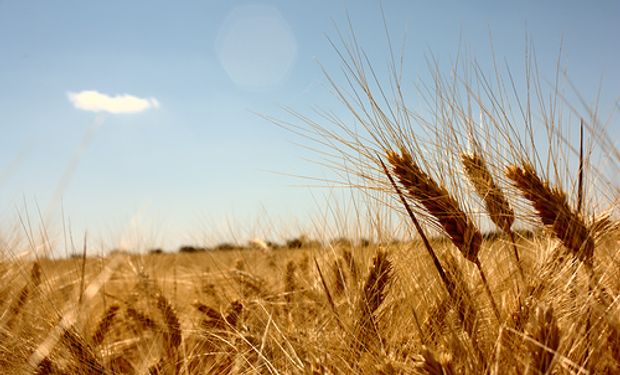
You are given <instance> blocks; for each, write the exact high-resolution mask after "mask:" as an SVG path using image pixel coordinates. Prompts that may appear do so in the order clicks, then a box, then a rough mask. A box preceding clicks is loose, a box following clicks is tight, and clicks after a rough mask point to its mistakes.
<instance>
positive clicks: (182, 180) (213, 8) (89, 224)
mask: <svg viewBox="0 0 620 375" xmlns="http://www.w3.org/2000/svg"><path fill="white" fill-rule="evenodd" d="M379 4H380V3H379V2H378V1H369V0H359V1H299V0H295V1H291V0H286V1H284V0H283V1H252V2H250V1H156V0H148V1H137V0H135V1H115V0H114V1H113V0H108V1H98V2H95V1H61V0H59V1H33V0H13V1H9V0H5V1H0V88H1V89H0V129H1V130H2V131H1V133H0V222H2V225H3V228H2V229H1V230H0V234H3V235H4V236H5V237H6V236H7V235H8V234H9V233H10V232H11V229H10V224H12V223H15V222H17V217H18V216H17V215H18V213H22V215H25V214H26V210H25V208H24V206H25V205H27V206H28V208H29V216H30V218H31V219H32V220H33V221H38V219H37V217H38V216H39V215H38V214H37V213H36V208H35V207H36V205H37V204H38V206H39V207H40V209H41V211H42V216H44V220H47V225H49V226H50V228H52V229H53V228H56V229H55V230H52V237H54V238H53V239H54V240H55V241H56V240H58V233H59V231H58V230H57V228H58V227H59V225H60V224H61V222H62V221H61V214H60V205H59V204H58V199H57V197H59V196H61V197H62V201H63V206H64V212H65V216H66V218H67V220H68V221H69V220H70V222H71V227H72V232H73V234H74V236H75V237H81V236H82V235H83V233H84V231H85V230H88V231H89V233H90V236H91V238H103V239H105V240H109V241H110V242H114V241H118V239H119V238H120V237H121V236H122V235H121V233H122V232H123V231H125V230H126V229H127V228H129V227H130V226H129V223H130V220H131V219H132V217H136V220H137V221H138V222H139V225H138V227H139V229H140V231H143V233H144V236H145V237H146V238H147V242H148V244H146V245H144V246H151V245H153V246H155V245H161V246H164V247H166V248H168V249H174V248H176V247H177V246H178V245H180V244H183V243H192V242H197V241H200V240H201V239H202V238H203V237H204V238H211V237H212V236H215V237H217V236H220V237H217V238H225V237H226V233H225V234H224V235H222V234H221V233H222V232H227V231H228V230H229V229H228V227H227V225H226V224H225V223H233V228H232V230H231V231H232V232H234V229H235V228H237V227H236V226H238V228H243V229H244V230H246V231H248V230H249V231H250V232H251V230H252V228H255V227H258V226H261V225H266V226H269V225H270V224H269V223H268V222H267V223H264V224H263V223H262V222H261V221H262V220H265V218H268V220H265V221H269V220H271V221H273V222H275V223H276V224H273V225H276V226H278V225H288V226H289V228H288V229H283V230H284V231H286V230H290V231H292V232H294V231H295V230H296V225H298V224H299V226H303V225H304V223H306V222H307V220H308V218H310V217H312V216H313V215H316V213H317V212H320V211H321V208H320V207H319V206H320V205H321V202H320V201H321V199H320V194H321V192H320V191H318V192H317V191H313V190H312V189H310V188H309V187H304V186H303V185H309V184H312V183H310V182H308V181H306V180H302V179H299V178H297V177H294V175H304V176H314V177H317V178H322V177H329V176H330V175H331V172H330V171H329V170H328V169H326V168H323V167H320V166H319V165H317V164H314V163H311V162H308V161H307V160H306V159H308V158H309V159H314V160H320V156H318V155H316V154H313V153H312V152H310V151H308V150H305V149H303V148H301V147H299V146H297V145H296V144H295V143H296V142H301V143H303V139H300V138H298V137H296V136H294V135H293V134H291V133H289V132H287V131H285V130H282V129H281V128H278V127H276V126H275V125H273V124H271V123H269V122H268V121H265V120H264V119H261V118H260V117H259V116H257V115H256V114H255V113H254V112H258V113H263V114H266V115H270V116H274V117H279V118H283V119H287V118H288V115H286V114H285V112H284V111H282V109H281V108H282V107H284V106H288V107H292V108H295V109H296V110H297V111H299V112H301V113H308V114H310V113H311V109H312V108H313V107H319V108H324V109H331V110H335V111H341V110H342V109H341V108H339V107H338V102H337V101H336V99H335V98H333V97H332V96H330V94H329V91H328V90H327V88H326V80H325V79H324V77H323V74H322V72H321V70H320V68H319V65H318V63H317V61H318V62H320V63H321V64H323V65H324V66H325V67H326V69H327V70H328V71H332V72H334V73H337V72H338V71H339V69H340V67H339V63H338V61H337V58H336V54H335V53H334V51H333V50H332V48H331V47H330V46H329V44H328V42H327V39H326V36H332V37H334V36H335V35H336V33H335V31H336V26H338V27H340V28H342V29H346V22H347V18H346V17H347V12H348V14H349V15H350V17H351V20H352V23H353V26H354V28H355V29H356V32H357V36H358V39H359V42H360V44H361V45H362V46H363V47H364V48H365V49H366V50H367V51H368V53H369V55H370V57H371V59H372V60H373V62H374V63H375V65H377V66H382V65H383V64H384V63H386V61H387V60H386V53H387V46H386V43H385V37H384V31H383V21H382V18H381V15H380V5H379ZM383 7H384V10H385V13H386V18H387V21H388V24H389V29H390V33H391V34H392V36H393V38H394V39H396V40H401V37H402V36H403V35H405V34H406V36H407V39H406V50H405V58H406V67H407V69H408V71H409V74H410V75H411V76H412V77H422V79H423V78H424V76H425V75H427V67H426V62H425V58H426V57H428V56H429V52H432V53H433V54H434V55H435V56H437V57H438V58H439V59H440V61H442V62H443V61H445V62H449V61H450V60H451V59H454V57H455V56H456V53H457V50H458V48H459V47H460V46H461V47H463V46H464V47H466V48H467V50H468V54H469V55H470V56H473V57H476V58H477V59H478V60H481V61H483V62H484V61H488V60H489V59H490V56H491V55H490V47H489V45H490V43H489V35H490V34H492V36H493V43H494V46H495V52H496V54H497V56H498V57H499V58H502V59H504V58H505V59H506V60H507V61H509V62H513V61H514V62H515V64H516V65H517V66H519V65H520V64H521V63H522V61H523V50H524V47H525V46H524V40H525V35H526V33H528V34H529V35H530V36H531V38H532V39H533V41H534V44H535V47H536V51H537V54H538V59H539V62H540V63H541V65H543V66H552V62H553V61H554V60H555V59H556V58H557V55H558V51H559V48H560V44H561V41H562V40H563V61H564V62H565V65H566V67H567V68H568V72H569V75H570V77H571V78H572V80H573V81H574V83H575V84H576V86H577V87H578V88H579V90H580V91H581V92H582V93H583V94H584V96H586V97H593V96H594V94H595V92H596V90H597V89H598V88H599V85H600V83H601V82H602V87H603V90H604V91H603V93H604V94H609V95H611V96H612V97H611V98H609V97H607V98H603V99H606V100H607V102H611V103H613V102H614V100H617V98H618V91H617V88H618V87H620V69H618V67H619V65H618V64H619V63H618V62H619V61H620V43H619V42H618V38H619V37H620V22H618V21H619V19H620V2H617V1H596V2H587V1H519V2H504V1H459V0H454V1H427V2H421V1H384V2H383ZM335 25H336V26H335ZM550 78H552V77H550ZM601 80H602V81H601ZM614 90H616V91H614ZM89 92H90V96H89ZM123 94H127V95H131V96H132V97H134V98H130V97H116V98H114V97H115V96H118V95H123ZM613 95H615V97H614V96H613ZM132 100H133V101H132ZM95 110H99V112H95ZM125 112H132V113H125ZM89 132H90V133H89ZM87 134H90V138H89V136H88V135H87ZM86 138H88V139H87V140H86V141H85V139H86ZM76 155H77V156H76ZM317 197H319V198H317ZM136 214H139V215H138V216H136ZM297 223H298V224H297ZM34 226H35V228H36V227H37V226H38V225H37V224H35V225H34ZM130 231H131V230H130ZM216 232H218V233H219V234H218V233H216ZM241 232H242V231H240V233H241ZM276 232H277V231H276ZM243 235H245V234H242V235H241V236H243Z"/></svg>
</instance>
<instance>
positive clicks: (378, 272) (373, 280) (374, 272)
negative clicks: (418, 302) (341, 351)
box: [352, 251, 392, 355]
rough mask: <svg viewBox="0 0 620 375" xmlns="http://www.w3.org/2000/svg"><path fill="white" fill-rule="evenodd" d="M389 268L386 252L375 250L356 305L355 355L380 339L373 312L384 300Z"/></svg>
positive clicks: (389, 274)
mask: <svg viewBox="0 0 620 375" xmlns="http://www.w3.org/2000/svg"><path fill="white" fill-rule="evenodd" d="M391 270H392V264H391V263H390V260H389V259H388V257H387V253H386V252H385V251H379V252H377V254H376V255H375V257H374V259H373V264H372V267H371V268H370V272H369V273H368V277H367V278H366V282H365V283H364V288H363V289H362V295H361V298H360V300H359V303H358V307H357V320H356V322H355V328H354V338H353V344H352V346H353V350H354V353H355V354H356V355H359V353H360V352H361V351H362V350H366V351H368V350H370V349H371V348H372V347H373V346H374V345H375V343H377V342H380V341H381V337H380V335H379V332H378V328H377V322H376V319H375V312H376V311H377V310H378V309H379V306H381V304H382V303H383V301H384V300H385V295H386V292H387V286H388V283H389V281H390V278H391Z"/></svg>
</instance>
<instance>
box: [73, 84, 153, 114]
mask: <svg viewBox="0 0 620 375" xmlns="http://www.w3.org/2000/svg"><path fill="white" fill-rule="evenodd" d="M67 97H68V98H69V101H70V102H71V103H72V104H73V106H74V107H75V108H77V109H81V110H83V111H91V112H108V113H115V114H117V113H139V112H143V111H146V110H147V109H151V108H157V107H159V102H158V101H157V99H155V98H139V97H137V96H133V95H129V94H121V95H115V96H110V95H106V94H102V93H100V92H98V91H95V90H87V91H80V92H77V93H75V92H69V93H67Z"/></svg>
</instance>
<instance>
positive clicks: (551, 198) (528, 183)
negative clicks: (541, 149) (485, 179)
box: [506, 162, 594, 270]
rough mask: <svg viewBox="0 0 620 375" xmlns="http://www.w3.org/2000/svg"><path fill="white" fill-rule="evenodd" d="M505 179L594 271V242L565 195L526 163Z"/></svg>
mask: <svg viewBox="0 0 620 375" xmlns="http://www.w3.org/2000/svg"><path fill="white" fill-rule="evenodd" d="M506 176H507V177H508V178H509V179H510V180H512V182H513V184H514V185H515V186H516V187H517V188H518V189H519V190H520V191H521V193H522V194H523V196H524V197H525V198H526V199H527V200H529V201H530V202H531V203H532V205H533V206H534V209H535V210H536V213H537V214H538V217H539V218H540V220H541V221H542V222H543V224H544V225H545V226H547V227H548V228H550V229H551V231H552V232H553V234H554V235H555V236H556V237H557V238H558V239H560V241H562V244H563V245H564V246H565V247H566V248H567V249H568V250H569V251H571V252H572V253H573V254H574V255H575V256H576V257H577V258H578V259H579V260H581V261H582V262H583V263H584V264H585V265H586V266H587V268H588V269H589V270H591V269H592V266H593V257H594V240H593V239H592V236H591V235H590V232H589V231H588V227H587V226H586V224H585V223H584V221H583V219H582V218H581V215H580V214H579V213H578V212H577V211H575V210H573V209H571V208H570V206H569V204H568V200H567V198H566V194H565V193H564V192H563V191H562V190H560V189H558V188H557V187H552V186H551V185H550V184H549V182H548V181H544V180H543V179H541V178H540V177H539V176H538V174H537V173H536V170H535V169H534V167H532V166H531V165H530V164H529V163H527V162H523V166H517V165H511V166H509V167H508V168H507V170H506Z"/></svg>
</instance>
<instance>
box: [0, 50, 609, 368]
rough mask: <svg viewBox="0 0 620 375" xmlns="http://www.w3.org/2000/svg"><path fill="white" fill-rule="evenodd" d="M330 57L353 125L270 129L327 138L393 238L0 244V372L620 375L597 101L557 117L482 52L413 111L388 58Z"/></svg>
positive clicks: (538, 87)
mask: <svg viewBox="0 0 620 375" xmlns="http://www.w3.org/2000/svg"><path fill="white" fill-rule="evenodd" d="M340 53H341V54H340V56H341V57H342V58H343V67H344V69H343V71H344V74H345V76H346V78H347V79H348V81H347V82H349V84H350V87H346V88H343V87H339V86H338V85H336V84H334V87H333V89H334V91H335V93H336V95H337V96H338V97H339V99H340V100H341V101H342V103H343V105H344V106H345V107H346V108H348V109H349V110H350V112H351V114H352V116H353V120H352V121H353V122H354V123H355V126H352V125H351V124H350V123H349V122H347V121H346V120H341V119H339V118H337V117H334V116H332V115H331V114H329V113H324V114H319V117H320V119H321V121H318V120H312V119H310V118H308V117H306V116H301V115H300V116H299V118H300V120H301V121H302V122H303V123H304V124H305V125H304V126H305V127H302V128H300V127H294V125H290V124H284V125H286V126H288V127H289V128H292V129H293V130H295V131H301V132H302V133H303V132H306V133H304V134H306V135H307V136H308V138H309V139H310V140H318V142H327V141H324V140H328V142H327V143H328V144H329V145H330V147H332V149H333V151H334V153H333V154H332V155H327V157H328V158H329V157H330V156H333V159H330V161H331V162H333V164H334V165H335V166H336V168H339V169H340V170H341V171H342V172H343V173H345V174H346V177H345V178H343V180H345V181H347V183H348V185H351V187H353V188H356V189H359V190H361V191H363V192H366V193H368V195H367V197H368V198H369V200H368V201H369V202H371V203H370V204H369V207H370V210H372V207H377V206H380V207H381V208H382V210H383V211H382V212H386V211H387V212H388V215H389V216H391V217H398V218H399V220H400V221H399V225H400V228H405V230H404V233H406V235H407V238H408V239H407V240H404V241H393V238H394V237H392V238H390V235H389V233H383V232H382V230H380V229H379V228H381V227H382V220H383V219H381V217H380V215H379V214H377V216H376V217H375V218H374V219H373V220H374V221H372V222H371V223H370V224H369V225H367V226H370V227H371V228H375V229H376V231H377V232H380V233H379V234H378V235H377V236H376V237H377V238H376V239H375V240H373V241H372V242H371V243H370V244H356V243H355V242H353V243H346V242H344V241H343V242H341V243H331V244H328V243H324V242H316V243H314V244H313V246H306V247H302V248H301V249H278V250H270V249H263V250H251V249H246V250H242V251H241V250H239V251H237V250H229V251H201V252H195V253H179V254H165V253H164V254H149V255H128V254H123V253H117V254H113V255H110V256H108V257H102V258H92V257H88V258H84V259H80V258H79V257H78V258H73V259H68V260H49V259H46V258H44V257H36V256H35V257H25V258H24V257H18V256H8V257H6V259H4V261H3V263H1V264H0V271H1V272H0V369H1V370H2V372H4V373H32V374H62V373H78V374H91V373H98V374H103V373H112V374H146V373H150V374H198V373H214V374H219V373H223V374H227V373H230V374H245V373H264V374H267V373H268V374H297V373H299V374H311V373H312V374H351V373H360V374H410V373H411V374H417V373H420V374H461V373H468V374H483V373H489V374H504V373H527V374H556V373H562V374H564V373H566V374H608V373H620V305H619V303H618V297H619V296H620V256H619V252H618V250H619V247H620V242H619V241H620V237H619V236H620V232H619V229H618V221H617V220H618V212H617V208H618V205H617V198H618V186H617V185H616V184H614V181H617V179H614V177H613V176H614V175H615V174H617V172H618V163H619V162H620V158H619V157H618V155H619V154H618V150H617V149H616V148H615V146H614V144H613V141H612V142H611V143H610V140H609V137H608V136H607V135H606V133H605V130H604V127H602V126H600V125H601V124H600V122H599V119H598V117H597V116H596V114H595V113H594V112H588V113H586V115H584V116H572V117H571V116H567V115H566V114H565V112H563V111H562V108H561V106H560V105H559V104H558V103H561V102H562V100H561V99H562V98H561V95H560V92H559V89H558V88H557V86H556V87H552V90H551V91H552V92H551V95H550V96H546V94H545V93H544V90H543V89H542V84H541V82H540V80H538V79H537V78H536V77H534V75H533V74H531V73H532V72H531V71H530V70H528V68H527V67H526V78H525V81H526V83H527V84H526V85H525V86H526V87H527V92H526V93H525V94H524V96H519V95H517V94H518V93H517V92H516V91H517V89H516V88H515V86H514V85H513V87H512V89H507V87H510V85H509V84H508V83H510V82H513V81H512V80H513V77H512V76H510V77H509V79H507V80H504V81H502V80H501V79H500V78H498V79H497V82H490V81H489V80H487V79H486V77H485V76H484V75H482V74H481V73H480V72H479V71H478V70H477V68H478V67H477V66H473V67H471V69H472V71H473V74H470V75H468V74H465V76H468V77H473V78H471V79H470V80H461V79H456V78H455V77H454V75H453V73H454V72H450V74H449V75H448V76H442V75H440V74H437V78H436V81H435V82H434V83H433V86H434V87H433V88H431V89H429V91H428V92H427V93H426V94H427V95H429V96H431V100H429V101H428V102H429V103H433V106H432V108H431V110H430V111H427V112H424V111H422V112H420V113H417V112H415V111H413V110H412V109H410V106H409V104H408V101H407V99H405V96H404V95H403V92H402V91H401V89H402V88H403V86H402V85H401V80H400V76H399V75H398V72H400V71H402V68H400V67H398V66H397V64H396V63H395V62H394V61H395V60H393V62H392V65H391V66H390V72H391V74H393V76H392V77H391V81H389V82H390V83H389V84H386V83H384V84H379V82H381V81H380V80H379V79H378V78H377V77H376V76H375V72H374V70H372V67H370V66H368V65H367V61H366V60H365V56H364V55H363V52H362V51H361V50H360V49H359V48H358V47H357V46H356V45H347V44H345V45H344V47H343V48H342V50H341V51H340ZM527 63H530V64H531V62H527ZM526 65H527V64H526ZM528 66H529V65H528ZM530 68H531V67H530ZM470 73H471V72H470ZM328 78H330V77H328ZM330 82H332V83H333V82H334V81H332V80H331V79H330ZM502 82H503V83H502ZM507 82H508V83H507ZM387 87H390V88H391V94H389V93H386V91H387V90H386V91H384V90H383V89H384V88H387ZM474 88H475V89H474ZM513 90H514V91H515V92H513ZM512 94H515V95H514V97H513V98H512V99H510V100H509V99H507V98H508V97H510V96H511V95H512ZM389 95H391V96H389ZM549 98H551V99H549ZM472 108H473V109H472ZM511 108H512V110H511ZM568 112H570V113H571V114H572V115H575V113H574V112H575V110H574V108H572V107H568ZM429 113H430V115H429ZM563 114H564V115H563ZM575 118H576V119H577V121H575V120H574V119H575ZM570 119H573V121H569V120H570ZM325 124H329V125H325ZM575 124H577V125H575ZM300 129H302V130H300ZM334 129H336V130H334ZM575 130H577V131H578V132H579V134H580V136H579V137H574V136H572V137H570V132H571V131H572V132H573V135H574V131H575ZM541 139H542V141H541ZM575 140H577V142H575ZM584 140H587V141H584ZM584 144H585V145H584ZM597 150H598V151H597ZM597 157H598V158H600V159H598V160H595V158H597ZM600 160H604V161H605V162H606V163H600V162H599V161H600ZM369 217H373V216H372V215H369ZM358 219H359V220H362V216H361V215H360V216H358ZM360 225H361V224H360ZM482 228H490V229H484V230H483V229H482ZM488 231H490V232H493V233H494V235H493V236H485V235H484V232H488ZM4 250H5V254H16V253H17V251H13V252H11V251H12V249H4ZM33 258H35V259H33Z"/></svg>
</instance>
